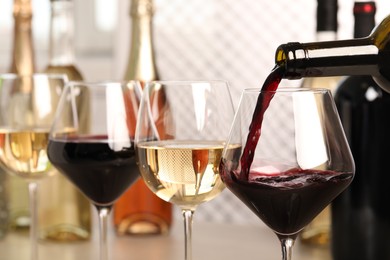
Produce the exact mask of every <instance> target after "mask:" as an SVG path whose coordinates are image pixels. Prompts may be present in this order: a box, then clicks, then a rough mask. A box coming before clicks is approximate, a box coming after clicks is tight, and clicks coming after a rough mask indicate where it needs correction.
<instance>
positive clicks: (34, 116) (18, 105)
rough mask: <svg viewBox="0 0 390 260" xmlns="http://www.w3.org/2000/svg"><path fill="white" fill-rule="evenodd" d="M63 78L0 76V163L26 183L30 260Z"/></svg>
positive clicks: (34, 248)
mask: <svg viewBox="0 0 390 260" xmlns="http://www.w3.org/2000/svg"><path fill="white" fill-rule="evenodd" d="M66 81H67V78H66V76H64V75H54V74H33V75H31V76H18V75H15V74H2V75H0V164H1V167H3V168H5V169H6V170H7V172H10V173H12V174H15V175H17V176H20V177H21V178H23V179H25V180H26V181H27V182H28V190H29V204H30V215H31V223H30V243H31V259H32V260H37V259H38V241H37V239H38V238H37V230H38V228H37V203H38V202H37V189H38V182H39V180H40V179H42V178H45V177H47V176H49V175H51V174H54V172H53V171H52V170H51V169H52V167H51V164H50V162H49V160H48V158H47V153H46V148H47V144H48V136H49V130H50V126H51V124H52V122H53V119H54V113H55V109H56V107H57V104H58V100H59V98H60V94H61V91H62V89H63V87H64V85H65V83H66Z"/></svg>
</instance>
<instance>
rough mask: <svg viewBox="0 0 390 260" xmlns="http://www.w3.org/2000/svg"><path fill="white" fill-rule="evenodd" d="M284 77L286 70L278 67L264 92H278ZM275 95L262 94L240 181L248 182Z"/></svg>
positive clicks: (270, 76)
mask: <svg viewBox="0 0 390 260" xmlns="http://www.w3.org/2000/svg"><path fill="white" fill-rule="evenodd" d="M283 75H284V68H283V67H279V66H276V67H275V68H274V69H273V70H272V72H271V73H270V74H269V76H268V77H267V79H266V80H265V82H264V84H263V87H262V89H261V90H262V91H276V90H277V88H278V86H279V83H280V81H281V80H282V78H283ZM272 97H273V95H264V94H262V93H261V92H260V94H259V97H258V99H257V103H256V107H255V111H254V112H253V117H252V121H251V124H250V126H249V133H248V138H247V139H246V144H245V146H244V151H243V153H242V157H241V173H240V179H242V180H247V179H248V175H249V169H250V167H251V165H252V161H253V156H254V154H255V149H256V146H257V143H258V141H259V138H260V135H261V126H262V124H263V117H264V113H265V111H266V110H267V108H268V106H269V104H270V102H271V100H272Z"/></svg>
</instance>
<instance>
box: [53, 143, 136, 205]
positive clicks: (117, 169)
mask: <svg viewBox="0 0 390 260" xmlns="http://www.w3.org/2000/svg"><path fill="white" fill-rule="evenodd" d="M113 147H120V150H119V149H113ZM48 157H49V159H50V161H51V163H52V164H53V165H54V166H55V167H56V168H57V169H58V170H59V171H60V172H61V173H62V174H64V175H65V176H67V177H68V178H69V180H70V181H71V182H73V183H74V184H75V185H76V186H77V187H78V188H79V189H80V190H81V191H82V192H83V193H84V194H85V195H86V196H87V197H88V198H89V199H90V200H92V202H93V203H94V204H95V205H97V206H111V205H112V204H113V203H114V201H115V200H116V199H118V198H119V196H120V195H121V194H122V193H123V192H125V191H126V189H127V188H128V187H129V186H130V185H131V184H132V183H133V182H135V181H136V180H137V179H138V177H139V172H138V168H137V165H136V160H135V151H134V145H133V144H132V143H130V144H129V145H128V146H126V147H123V145H122V144H121V143H117V142H107V141H106V142H105V141H103V138H101V137H96V136H91V137H82V138H80V139H77V138H72V139H68V140H65V139H60V140H50V141H49V145H48Z"/></svg>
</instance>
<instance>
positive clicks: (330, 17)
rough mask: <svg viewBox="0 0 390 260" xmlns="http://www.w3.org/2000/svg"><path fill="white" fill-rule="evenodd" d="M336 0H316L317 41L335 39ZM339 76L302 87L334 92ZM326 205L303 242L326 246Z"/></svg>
mask: <svg viewBox="0 0 390 260" xmlns="http://www.w3.org/2000/svg"><path fill="white" fill-rule="evenodd" d="M337 11H338V6H337V0H317V12H316V15H317V16H316V17H317V27H316V38H317V39H316V40H317V41H334V40H336V39H337V27H338V24H337ZM340 79H341V77H313V78H304V79H303V81H302V84H301V87H303V88H327V89H329V90H331V91H332V93H334V91H335V89H336V86H337V85H338V84H339V81H340ZM330 212H331V207H330V206H327V207H326V208H325V209H324V210H323V211H322V212H321V213H320V214H318V215H317V217H315V218H314V219H313V220H312V221H311V222H310V224H309V225H307V226H306V227H305V228H304V229H303V230H302V232H301V233H300V239H301V241H302V242H303V243H304V244H308V245H322V246H328V245H329V239H330V227H331V224H330V221H331V220H330V216H331V215H330V214H331V213H330Z"/></svg>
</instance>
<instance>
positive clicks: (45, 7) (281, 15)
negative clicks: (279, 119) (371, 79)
mask: <svg viewBox="0 0 390 260" xmlns="http://www.w3.org/2000/svg"><path fill="white" fill-rule="evenodd" d="M12 3H13V1H12V0H1V1H0V72H7V71H8V70H9V67H10V63H11V51H12V44H13V42H12V41H13V38H12V35H13V18H12ZM32 3H33V36H34V48H35V53H36V62H37V68H38V70H43V69H44V68H45V67H46V65H47V62H48V45H49V38H48V37H49V19H50V3H49V0H33V1H32ZM74 4H75V25H76V27H75V29H76V31H75V36H76V37H75V45H76V46H75V47H76V61H77V62H76V63H77V66H78V67H79V68H80V70H81V71H82V73H83V74H84V78H85V80H87V81H98V80H108V79H122V78H124V73H125V67H126V64H127V61H128V52H129V47H130V19H129V8H130V0H114V1H107V0H78V1H74ZM316 4H317V1H316V0H295V1H290V0H273V1H268V0H240V1H236V0H186V1H182V0H169V1H167V0H155V8H156V12H155V16H154V45H155V51H156V62H157V66H158V70H159V73H160V78H161V79H224V80H227V81H228V82H229V83H230V85H231V90H232V96H233V102H234V104H235V106H237V104H238V101H239V97H240V94H241V91H242V90H243V89H244V88H253V87H261V84H262V82H263V81H264V79H265V77H266V76H267V75H268V74H269V72H270V70H271V69H272V67H273V65H274V52H275V49H276V47H277V46H278V45H280V44H281V43H285V42H289V41H302V42H307V41H315V26H316V22H315V18H316V14H315V12H316ZM352 5H353V1H352V0H340V1H339V13H338V20H339V29H338V38H339V39H346V38H352V36H353V32H352V31H353V16H352ZM389 13H390V2H389V1H388V0H377V16H376V21H377V22H379V21H381V20H382V19H383V18H384V17H385V16H386V15H388V14H389ZM299 83H300V82H299V81H293V82H286V83H285V84H293V85H294V84H296V85H299ZM232 209H233V210H232ZM175 217H176V219H179V221H180V218H179V217H178V214H175ZM195 219H196V220H195V221H210V222H212V221H228V222H234V223H245V224H255V225H259V224H260V223H259V220H258V219H257V218H256V217H255V216H254V215H253V214H252V213H250V212H249V210H248V209H247V208H246V207H245V206H243V205H242V204H241V202H239V201H238V200H237V199H236V198H234V197H233V196H232V195H230V193H229V192H228V191H225V192H224V193H223V194H222V196H219V197H217V198H216V199H215V200H213V201H211V202H208V203H206V204H203V205H201V206H200V207H199V210H198V211H197V213H196V218H195Z"/></svg>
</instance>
